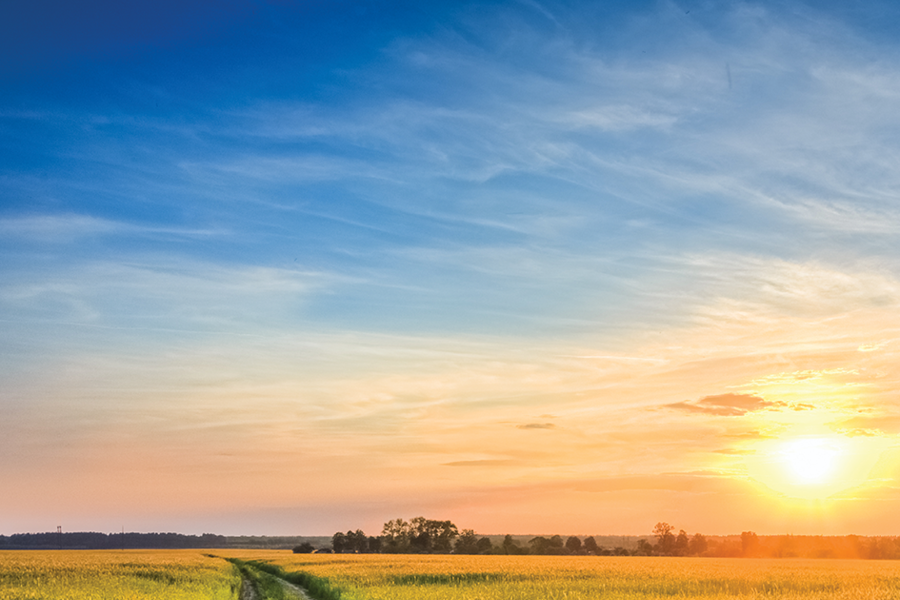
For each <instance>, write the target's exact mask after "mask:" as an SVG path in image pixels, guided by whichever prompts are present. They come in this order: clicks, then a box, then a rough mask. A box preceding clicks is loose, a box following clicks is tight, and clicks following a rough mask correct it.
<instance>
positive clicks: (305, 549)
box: [294, 542, 315, 554]
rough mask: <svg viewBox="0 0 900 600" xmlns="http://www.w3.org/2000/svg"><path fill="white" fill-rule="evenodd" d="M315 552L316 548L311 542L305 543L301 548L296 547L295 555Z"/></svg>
mask: <svg viewBox="0 0 900 600" xmlns="http://www.w3.org/2000/svg"><path fill="white" fill-rule="evenodd" d="M313 550H315V547H314V546H313V545H312V544H310V543H309V542H303V543H302V544H300V545H299V546H294V554H309V553H311V552H312V551H313Z"/></svg>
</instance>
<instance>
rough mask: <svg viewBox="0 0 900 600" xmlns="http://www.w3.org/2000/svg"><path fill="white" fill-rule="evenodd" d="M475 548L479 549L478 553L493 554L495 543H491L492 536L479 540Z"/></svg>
mask: <svg viewBox="0 0 900 600" xmlns="http://www.w3.org/2000/svg"><path fill="white" fill-rule="evenodd" d="M475 549H476V550H477V551H478V554H491V553H492V552H493V551H494V545H493V544H492V543H491V538H489V537H483V538H481V539H480V540H478V543H477V544H476V545H475Z"/></svg>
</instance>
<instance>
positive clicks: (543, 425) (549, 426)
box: [516, 423, 556, 429]
mask: <svg viewBox="0 0 900 600" xmlns="http://www.w3.org/2000/svg"><path fill="white" fill-rule="evenodd" d="M516 428H517V429H556V425H554V424H553V423H526V424H525V425H516Z"/></svg>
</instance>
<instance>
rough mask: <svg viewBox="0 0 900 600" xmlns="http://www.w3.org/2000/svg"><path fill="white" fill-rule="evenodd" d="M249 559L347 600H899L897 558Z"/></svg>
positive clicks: (272, 556) (259, 556)
mask: <svg viewBox="0 0 900 600" xmlns="http://www.w3.org/2000/svg"><path fill="white" fill-rule="evenodd" d="M252 558H254V559H256V560H265V561H267V562H270V563H272V564H276V565H279V566H281V567H282V568H283V569H284V570H285V571H286V572H298V571H302V572H306V573H308V574H311V575H314V576H317V577H320V578H326V579H327V580H328V582H329V583H330V584H331V586H332V587H334V588H336V589H337V590H339V591H340V593H341V598H342V599H344V600H451V599H452V600H460V599H471V600H556V599H559V600H562V599H565V600H588V599H597V598H609V599H612V600H619V599H621V600H656V599H673V598H700V599H704V600H713V599H715V600H726V599H740V600H749V599H755V598H759V599H763V598H765V599H767V600H775V599H785V600H788V599H789V600H897V599H898V598H900V564H898V563H896V562H893V561H863V560H803V559H714V558H647V557H621V558H619V557H590V556H576V557H553V556H409V555H333V556H329V555H289V554H283V553H275V552H268V553H258V554H256V555H254V556H253V557H252Z"/></svg>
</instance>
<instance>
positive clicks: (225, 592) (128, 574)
mask: <svg viewBox="0 0 900 600" xmlns="http://www.w3.org/2000/svg"><path fill="white" fill-rule="evenodd" d="M240 581H241V580H240V576H239V575H238V573H237V570H236V569H235V568H234V567H233V566H232V565H231V564H230V563H228V562H225V561H224V560H222V559H216V558H210V557H207V556H204V555H203V554H202V553H201V552H200V551H198V550H126V551H117V550H61V551H58V550H11V551H10V550H7V551H0V600H14V599H15V600H39V599H46V600H55V599H64V600H88V599H90V600H114V599H115V600H145V599H146V600H150V599H151V598H152V599H159V598H165V599H166V600H200V599H201V598H203V599H208V600H229V599H231V598H237V592H238V590H239V588H240Z"/></svg>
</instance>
